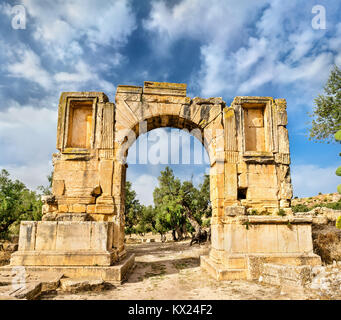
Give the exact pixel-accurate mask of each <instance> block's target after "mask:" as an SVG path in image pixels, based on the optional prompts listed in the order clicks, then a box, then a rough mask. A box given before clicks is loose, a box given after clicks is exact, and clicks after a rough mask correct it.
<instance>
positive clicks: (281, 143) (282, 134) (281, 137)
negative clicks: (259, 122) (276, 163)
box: [278, 126, 290, 154]
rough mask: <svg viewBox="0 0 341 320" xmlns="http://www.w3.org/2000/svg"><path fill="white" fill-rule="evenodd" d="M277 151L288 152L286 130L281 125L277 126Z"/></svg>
mask: <svg viewBox="0 0 341 320" xmlns="http://www.w3.org/2000/svg"><path fill="white" fill-rule="evenodd" d="M278 151H279V152H280V153H286V154H289V152H290V151H289V136H288V130H287V129H286V128H285V127H283V126H279V127H278Z"/></svg>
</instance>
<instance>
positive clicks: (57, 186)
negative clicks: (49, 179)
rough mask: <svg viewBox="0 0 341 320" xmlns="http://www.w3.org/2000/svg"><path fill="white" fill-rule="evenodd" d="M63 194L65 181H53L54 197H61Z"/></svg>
mask: <svg viewBox="0 0 341 320" xmlns="http://www.w3.org/2000/svg"><path fill="white" fill-rule="evenodd" d="M64 192H65V181H64V180H53V183H52V193H53V194H54V195H56V196H62V195H63V194H64Z"/></svg>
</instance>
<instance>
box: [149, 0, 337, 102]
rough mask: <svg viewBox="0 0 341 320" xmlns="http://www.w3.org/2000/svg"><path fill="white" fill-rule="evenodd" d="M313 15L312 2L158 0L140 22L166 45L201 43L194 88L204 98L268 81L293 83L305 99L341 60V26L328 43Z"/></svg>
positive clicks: (241, 91) (250, 90)
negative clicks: (168, 2)
mask: <svg viewBox="0 0 341 320" xmlns="http://www.w3.org/2000/svg"><path fill="white" fill-rule="evenodd" d="M299 4H300V5H299ZM298 7H299V8H300V9H299V10H298V9H297V8H298ZM311 18H312V17H311V5H309V4H308V3H305V4H303V5H302V4H301V3H299V1H298V0H296V1H290V3H286V4H285V5H283V1H280V0H274V1H252V2H250V1H232V2H227V1H225V0H214V1H210V2H207V1H206V2H204V1H200V0H183V1H181V2H179V3H177V4H175V5H174V6H173V7H170V6H167V5H166V4H165V3H164V2H163V1H159V2H154V3H153V6H152V11H151V13H150V16H149V18H148V19H147V20H146V21H145V22H144V26H145V28H146V29H147V30H149V31H153V32H155V34H157V35H158V39H160V41H161V43H162V44H164V43H166V44H167V45H168V46H169V45H170V44H172V43H174V42H175V41H177V40H179V39H188V38H191V39H195V40H197V41H199V43H200V54H201V67H200V70H199V71H198V72H197V73H196V74H194V75H193V76H192V81H193V84H192V86H194V87H198V88H199V89H200V91H201V95H203V96H228V97H232V96H235V95H237V94H243V95H244V94H253V93H254V92H255V91H256V90H258V89H261V88H262V86H264V85H265V84H269V83H271V84H273V85H278V86H281V87H283V86H285V85H294V86H295V87H296V90H298V92H299V93H298V95H299V96H300V97H302V98H305V99H306V100H307V98H311V93H312V92H316V91H318V90H319V89H320V88H321V86H322V85H323V83H324V82H325V81H326V79H327V77H328V73H329V70H330V67H331V65H332V64H333V63H334V62H335V61H336V62H338V61H340V59H341V56H339V52H340V50H339V49H340V48H339V43H340V41H338V40H336V39H337V38H338V35H339V33H340V32H341V26H339V27H337V26H336V27H335V28H334V29H335V30H336V32H335V31H332V32H335V41H333V45H332V46H331V45H330V43H329V40H328V37H326V36H325V33H324V32H320V31H319V32H318V31H316V30H313V29H312V27H311ZM250 25H252V26H253V28H250V27H249V26H250ZM161 47H162V46H161ZM332 48H334V52H333V53H332V52H331V51H330V49H332Z"/></svg>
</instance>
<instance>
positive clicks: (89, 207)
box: [86, 204, 96, 213]
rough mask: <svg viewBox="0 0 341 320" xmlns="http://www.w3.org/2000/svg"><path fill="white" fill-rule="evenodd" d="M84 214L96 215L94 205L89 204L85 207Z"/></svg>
mask: <svg viewBox="0 0 341 320" xmlns="http://www.w3.org/2000/svg"><path fill="white" fill-rule="evenodd" d="M86 212H87V213H96V205H94V204H90V205H88V206H86Z"/></svg>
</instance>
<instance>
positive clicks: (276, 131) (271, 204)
mask: <svg viewBox="0 0 341 320" xmlns="http://www.w3.org/2000/svg"><path fill="white" fill-rule="evenodd" d="M144 120H147V128H146V131H148V130H151V128H157V127H167V126H170V127H177V128H182V129H183V128H188V129H191V128H194V127H195V128H198V129H199V130H200V132H203V136H204V144H205V147H206V149H207V152H208V155H209V159H210V166H211V169H210V198H211V204H212V220H211V230H212V236H211V237H212V243H211V251H210V254H209V256H204V257H202V259H201V266H202V267H203V268H204V269H205V270H207V271H208V272H210V274H212V275H213V276H214V277H215V278H217V279H240V278H243V279H245V278H249V279H255V278H257V277H259V272H260V268H259V265H260V264H261V263H263V262H277V263H284V264H291V265H301V264H318V263H320V259H319V257H318V256H316V255H314V254H313V248H312V239H311V218H302V217H300V218H299V217H295V216H293V215H292V210H291V208H290V205H291V198H292V186H291V178H290V167H289V165H290V151H289V140H288V131H287V129H286V125H287V113H286V101H285V100H284V99H273V98H271V97H236V98H235V99H234V100H233V102H232V104H231V106H226V104H225V102H224V101H223V100H222V98H208V99H202V98H198V97H196V98H190V97H187V96H186V85H185V84H173V83H158V82H145V83H144V87H137V86H118V87H117V91H116V96H115V103H112V102H109V100H108V98H107V96H106V95H105V94H104V93H100V92H64V93H62V95H61V98H60V103H59V109H58V126H57V149H58V150H59V152H58V153H57V154H54V155H53V163H54V174H53V185H52V189H53V190H52V192H53V196H52V197H49V198H48V199H46V201H45V205H44V207H43V214H44V216H43V221H41V222H23V223H22V224H21V229H20V240H19V250H18V252H16V253H15V254H13V255H12V259H11V264H12V265H25V266H30V265H31V266H47V267H51V266H60V267H64V266H68V267H70V268H71V267H72V268H71V269H70V268H68V269H63V270H64V272H66V273H72V272H77V273H78V274H84V273H85V274H93V273H96V272H97V273H98V272H99V273H101V275H102V277H103V278H107V279H111V280H120V279H121V278H122V276H123V275H124V274H125V273H127V270H129V268H130V267H131V265H132V264H133V261H134V258H133V257H132V256H130V257H127V256H126V251H125V246H124V184H125V175H126V163H125V156H126V154H125V153H126V150H124V148H123V146H124V145H125V146H126V147H127V146H128V147H129V144H130V143H131V141H130V140H129V137H131V136H134V135H135V136H136V133H138V132H137V130H138V129H139V128H140V123H141V122H143V121H144ZM134 138H135V137H134ZM127 142H128V144H127ZM122 151H123V152H122ZM252 210H257V215H251V216H250V215H248V214H247V212H250V211H252ZM279 210H281V213H283V212H284V213H285V214H286V216H284V217H283V216H280V215H278V212H279ZM289 223H290V226H291V228H288V224H289ZM94 265H96V266H98V267H96V268H94V267H93V266H94ZM77 268H78V269H77ZM115 268H116V269H115ZM113 270H114V271H113ZM115 270H116V271H115Z"/></svg>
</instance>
